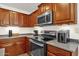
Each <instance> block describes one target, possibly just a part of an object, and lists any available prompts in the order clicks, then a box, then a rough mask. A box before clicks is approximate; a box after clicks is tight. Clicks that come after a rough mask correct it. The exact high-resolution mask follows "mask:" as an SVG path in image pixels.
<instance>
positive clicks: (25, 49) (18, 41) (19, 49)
mask: <svg viewBox="0 0 79 59" xmlns="http://www.w3.org/2000/svg"><path fill="white" fill-rule="evenodd" d="M0 48H5V56H17V55H20V54H24V53H27V54H29V51H30V49H29V48H30V44H29V39H28V38H27V37H18V38H11V39H4V40H1V39H0Z"/></svg>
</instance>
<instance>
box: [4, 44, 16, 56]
mask: <svg viewBox="0 0 79 59" xmlns="http://www.w3.org/2000/svg"><path fill="white" fill-rule="evenodd" d="M5 55H6V56H16V55H17V49H16V45H15V44H12V45H11V43H8V45H7V46H6V47H5Z"/></svg>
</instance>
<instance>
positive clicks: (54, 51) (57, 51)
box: [47, 45, 72, 56]
mask: <svg viewBox="0 0 79 59" xmlns="http://www.w3.org/2000/svg"><path fill="white" fill-rule="evenodd" d="M47 51H48V52H51V53H52V54H55V55H56V56H71V55H72V52H70V51H67V50H64V49H61V48H57V47H55V46H52V45H47Z"/></svg>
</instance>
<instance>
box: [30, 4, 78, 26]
mask: <svg viewBox="0 0 79 59" xmlns="http://www.w3.org/2000/svg"><path fill="white" fill-rule="evenodd" d="M48 10H51V11H52V24H53V25H60V24H76V22H77V21H76V20H77V19H76V18H77V17H76V10H77V4H75V3H42V4H40V5H39V6H38V9H37V10H36V11H35V12H34V13H32V14H31V19H32V21H33V24H37V16H39V15H41V14H43V13H45V12H46V11H48Z"/></svg>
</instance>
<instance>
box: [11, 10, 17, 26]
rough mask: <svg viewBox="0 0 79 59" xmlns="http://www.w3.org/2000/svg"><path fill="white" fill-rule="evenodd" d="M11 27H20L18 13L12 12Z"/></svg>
mask: <svg viewBox="0 0 79 59" xmlns="http://www.w3.org/2000/svg"><path fill="white" fill-rule="evenodd" d="M10 25H11V26H16V25H18V16H17V12H14V11H10Z"/></svg>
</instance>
